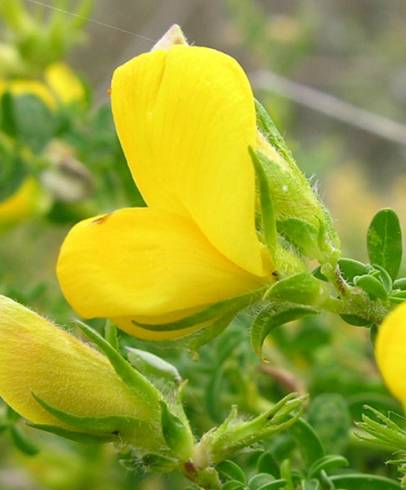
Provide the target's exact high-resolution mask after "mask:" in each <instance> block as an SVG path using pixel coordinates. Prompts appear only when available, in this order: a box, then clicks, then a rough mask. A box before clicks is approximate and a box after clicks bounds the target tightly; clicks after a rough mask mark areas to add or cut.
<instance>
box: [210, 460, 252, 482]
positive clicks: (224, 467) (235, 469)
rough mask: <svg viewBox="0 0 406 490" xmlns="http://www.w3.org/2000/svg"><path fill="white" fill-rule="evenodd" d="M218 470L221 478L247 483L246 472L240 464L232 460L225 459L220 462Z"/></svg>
mask: <svg viewBox="0 0 406 490" xmlns="http://www.w3.org/2000/svg"><path fill="white" fill-rule="evenodd" d="M216 469H217V471H218V472H219V474H220V476H221V478H223V479H224V480H234V481H237V482H239V483H245V481H246V479H245V473H244V472H243V470H242V469H241V468H240V467H239V466H238V464H236V463H234V462H233V461H230V460H228V459H227V460H225V461H222V462H221V463H219V464H218V465H217V466H216Z"/></svg>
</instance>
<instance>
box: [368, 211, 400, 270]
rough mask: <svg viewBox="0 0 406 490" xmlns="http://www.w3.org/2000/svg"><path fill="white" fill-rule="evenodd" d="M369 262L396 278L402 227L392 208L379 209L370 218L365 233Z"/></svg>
mask: <svg viewBox="0 0 406 490" xmlns="http://www.w3.org/2000/svg"><path fill="white" fill-rule="evenodd" d="M367 245H368V255H369V259H370V261H371V264H378V265H380V266H381V267H384V268H385V269H386V270H387V271H388V272H389V274H390V276H391V277H392V279H396V277H397V275H398V273H399V269H400V264H401V261H402V247H403V245H402V229H401V225H400V222H399V218H398V216H397V214H396V213H395V211H393V210H392V209H381V210H380V211H378V213H377V214H376V215H375V216H374V218H373V219H372V222H371V224H370V226H369V229H368V235H367Z"/></svg>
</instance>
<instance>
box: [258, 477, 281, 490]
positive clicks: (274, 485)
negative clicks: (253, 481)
mask: <svg viewBox="0 0 406 490" xmlns="http://www.w3.org/2000/svg"><path fill="white" fill-rule="evenodd" d="M286 483H287V482H286V480H283V479H280V480H274V481H271V482H269V483H265V485H262V487H259V488H258V489H257V490H278V489H279V488H281V489H282V488H285V487H286Z"/></svg>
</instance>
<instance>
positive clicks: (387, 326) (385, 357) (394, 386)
mask: <svg viewBox="0 0 406 490" xmlns="http://www.w3.org/2000/svg"><path fill="white" fill-rule="evenodd" d="M375 355H376V361H377V363H378V366H379V369H380V371H381V373H382V376H383V379H384V381H385V383H386V385H387V386H388V388H389V390H390V391H391V392H392V394H393V395H394V396H395V397H396V398H397V399H398V400H400V401H401V402H402V403H403V405H404V406H405V407H406V303H402V304H401V305H399V306H398V307H397V308H395V310H393V311H392V312H391V313H390V314H389V315H388V316H387V317H386V318H385V320H384V322H383V323H382V325H381V326H380V328H379V333H378V336H377V340H376V344H375Z"/></svg>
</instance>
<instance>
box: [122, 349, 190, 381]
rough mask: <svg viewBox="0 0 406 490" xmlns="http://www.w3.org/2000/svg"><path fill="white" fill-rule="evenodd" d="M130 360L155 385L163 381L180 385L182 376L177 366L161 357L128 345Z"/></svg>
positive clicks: (128, 357)
mask: <svg viewBox="0 0 406 490" xmlns="http://www.w3.org/2000/svg"><path fill="white" fill-rule="evenodd" d="M126 351H127V359H128V362H129V363H130V364H131V365H132V366H134V367H135V369H136V370H137V371H139V372H140V373H141V374H143V375H144V376H145V377H146V378H148V379H149V380H150V381H151V383H153V384H154V385H155V386H156V384H157V383H158V384H160V383H161V382H163V383H165V384H167V383H170V384H173V385H174V386H179V385H180V383H181V381H182V378H181V376H180V374H179V371H178V370H177V369H176V367H175V366H173V365H172V364H170V363H169V362H167V361H165V360H164V359H161V358H160V357H158V356H156V355H155V354H152V353H151V352H147V351H144V350H140V349H136V348H135V347H126Z"/></svg>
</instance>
